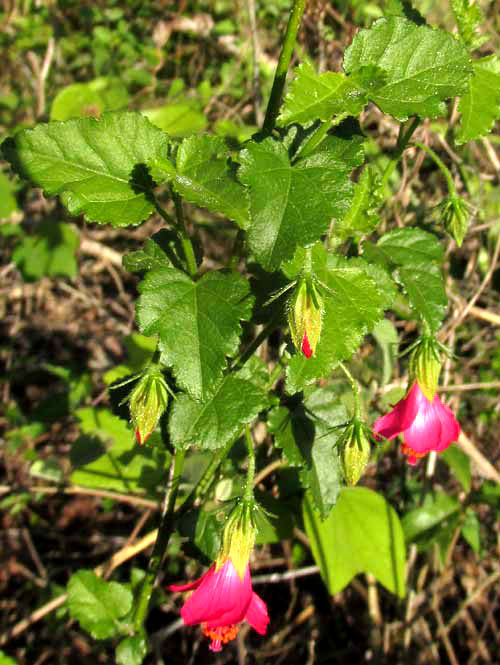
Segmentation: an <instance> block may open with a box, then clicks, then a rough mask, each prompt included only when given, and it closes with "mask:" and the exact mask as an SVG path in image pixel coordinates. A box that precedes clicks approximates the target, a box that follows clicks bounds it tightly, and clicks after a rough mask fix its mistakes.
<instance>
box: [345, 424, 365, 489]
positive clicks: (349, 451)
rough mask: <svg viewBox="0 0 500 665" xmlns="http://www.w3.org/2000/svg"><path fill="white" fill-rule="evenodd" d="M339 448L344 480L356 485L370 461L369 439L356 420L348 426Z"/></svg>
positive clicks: (362, 426) (361, 425)
mask: <svg viewBox="0 0 500 665" xmlns="http://www.w3.org/2000/svg"><path fill="white" fill-rule="evenodd" d="M340 446H341V447H342V453H341V454H342V465H343V467H344V476H345V479H346V481H347V482H348V484H349V485H356V484H357V482H358V480H359V479H360V478H361V476H362V475H363V471H364V470H365V468H366V465H367V464H368V460H369V459H370V438H369V437H368V435H367V434H366V432H365V427H364V425H363V423H362V422H360V421H359V420H358V419H357V418H355V419H354V420H353V421H352V422H351V423H350V425H348V427H347V429H346V431H345V432H344V434H343V435H342V437H341V440H340Z"/></svg>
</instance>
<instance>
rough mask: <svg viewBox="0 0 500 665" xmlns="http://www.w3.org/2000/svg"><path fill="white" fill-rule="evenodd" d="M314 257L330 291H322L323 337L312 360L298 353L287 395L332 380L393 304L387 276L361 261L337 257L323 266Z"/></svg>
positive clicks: (315, 269)
mask: <svg viewBox="0 0 500 665" xmlns="http://www.w3.org/2000/svg"><path fill="white" fill-rule="evenodd" d="M319 257H320V254H319V253H318V255H317V257H316V260H315V259H314V257H313V272H314V274H315V275H316V276H317V277H318V278H319V280H320V281H321V282H322V283H323V284H325V285H326V286H327V287H328V291H325V290H321V288H320V291H321V297H322V298H323V304H324V315H323V325H322V330H321V337H320V340H319V343H318V346H317V347H316V351H315V353H314V355H313V356H312V357H311V358H306V357H305V356H304V355H303V354H301V353H296V354H295V355H294V356H293V357H292V359H291V361H290V364H289V366H288V368H287V382H286V387H287V391H289V392H290V393H295V392H297V391H299V390H302V389H303V387H304V386H305V385H307V384H308V383H311V382H312V381H314V380H315V379H318V378H321V377H324V376H328V374H329V373H330V372H331V371H332V370H333V369H334V368H335V367H336V365H337V364H338V363H339V361H341V360H344V359H346V358H350V356H351V355H352V354H353V353H354V351H355V350H356V349H357V347H358V346H359V344H360V343H361V340H362V339H363V337H364V335H366V334H367V333H368V332H370V331H371V330H372V329H373V326H374V325H375V324H376V323H377V321H378V320H379V319H381V318H382V315H383V311H384V309H385V308H388V307H389V306H390V303H391V297H392V296H393V294H394V285H393V284H391V281H390V279H389V280H388V279H387V276H385V278H384V279H383V280H380V279H379V272H378V271H377V268H376V267H374V266H370V265H369V264H367V263H366V262H365V261H363V260H361V259H351V260H347V259H344V258H341V257H337V256H335V255H333V254H331V255H329V256H328V257H327V260H325V261H324V264H323V265H321V261H320V258H319Z"/></svg>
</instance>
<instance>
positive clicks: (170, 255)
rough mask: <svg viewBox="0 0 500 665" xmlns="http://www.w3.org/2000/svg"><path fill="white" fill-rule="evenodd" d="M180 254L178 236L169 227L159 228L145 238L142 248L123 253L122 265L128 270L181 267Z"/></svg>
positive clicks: (139, 270)
mask: <svg viewBox="0 0 500 665" xmlns="http://www.w3.org/2000/svg"><path fill="white" fill-rule="evenodd" d="M181 256H182V247H181V244H180V241H179V236H178V235H177V234H176V233H175V232H174V231H172V230H170V229H161V231H158V233H155V234H154V236H153V237H152V238H148V239H147V240H146V242H145V243H144V247H143V248H142V249H138V250H135V251H134V252H128V254H125V255H124V257H123V266H124V267H125V268H126V269H127V270H128V271H129V272H146V271H148V270H155V269H161V268H178V269H182V267H183V265H182V258H181Z"/></svg>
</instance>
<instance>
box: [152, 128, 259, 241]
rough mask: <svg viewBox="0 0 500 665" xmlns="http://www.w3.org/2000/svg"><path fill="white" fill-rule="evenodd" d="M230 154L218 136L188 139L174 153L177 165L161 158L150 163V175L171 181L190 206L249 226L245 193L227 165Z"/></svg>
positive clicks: (242, 225) (242, 226)
mask: <svg viewBox="0 0 500 665" xmlns="http://www.w3.org/2000/svg"><path fill="white" fill-rule="evenodd" d="M228 157H229V152H228V149H227V147H226V144H225V142H224V139H222V138H219V137H217V136H191V137H189V138H187V139H184V141H183V142H182V144H181V145H180V147H179V150H178V152H177V159H176V165H175V167H174V165H173V164H171V163H170V162H166V161H165V160H164V159H163V160H159V161H157V162H152V166H153V172H154V173H155V174H158V175H161V173H162V171H163V179H164V180H168V181H171V182H172V185H173V187H174V189H175V191H176V192H177V193H178V194H180V195H181V196H182V197H183V198H185V199H186V200H187V201H190V202H191V203H195V204H196V205H198V206H200V207H202V208H207V209H208V210H210V211H211V212H218V213H221V214H223V215H225V216H226V217H229V219H232V220H233V221H235V222H236V223H237V224H238V225H239V226H241V228H243V229H244V228H246V227H247V226H248V222H249V220H248V206H249V203H248V194H247V192H246V190H245V188H244V187H242V186H241V185H240V183H239V182H237V181H236V179H235V177H234V175H233V174H232V173H231V171H230V169H229V166H228Z"/></svg>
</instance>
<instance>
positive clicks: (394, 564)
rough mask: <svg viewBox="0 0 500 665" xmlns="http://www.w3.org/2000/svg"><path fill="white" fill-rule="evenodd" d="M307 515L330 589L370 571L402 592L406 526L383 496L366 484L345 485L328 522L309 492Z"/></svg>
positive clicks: (315, 553)
mask: <svg viewBox="0 0 500 665" xmlns="http://www.w3.org/2000/svg"><path fill="white" fill-rule="evenodd" d="M303 515H304V524H305V529H306V533H307V535H308V537H309V540H310V542H311V549H312V553H313V556H314V559H315V561H316V562H317V564H318V565H319V567H320V571H321V576H322V578H323V581H324V582H325V584H326V586H327V588H328V591H329V592H330V593H331V594H335V593H338V592H339V591H342V589H343V588H344V587H345V586H347V584H349V582H350V581H351V579H352V578H353V577H354V576H355V575H357V574H359V573H371V574H372V575H373V576H374V577H375V578H376V579H377V580H378V581H379V582H380V583H381V584H383V586H385V587H386V589H388V590H389V591H392V592H393V593H395V594H397V595H398V596H400V597H401V598H402V597H404V595H405V579H404V567H405V544H404V537H403V531H402V528H401V523H400V521H399V519H398V516H397V514H396V512H395V510H394V509H393V508H392V507H391V506H390V505H389V504H388V503H387V501H386V500H385V499H384V497H383V496H382V495H380V494H377V493H376V492H373V491H372V490H369V489H367V488H365V487H349V488H344V489H343V490H342V491H341V493H340V495H339V498H338V500H337V503H336V505H335V507H334V508H333V510H332V512H331V513H330V515H329V517H328V518H327V519H326V521H324V522H322V521H321V520H320V519H319V515H318V513H317V512H316V511H315V510H314V509H313V507H312V505H311V501H310V498H309V496H308V495H306V496H305V497H304V501H303Z"/></svg>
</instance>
